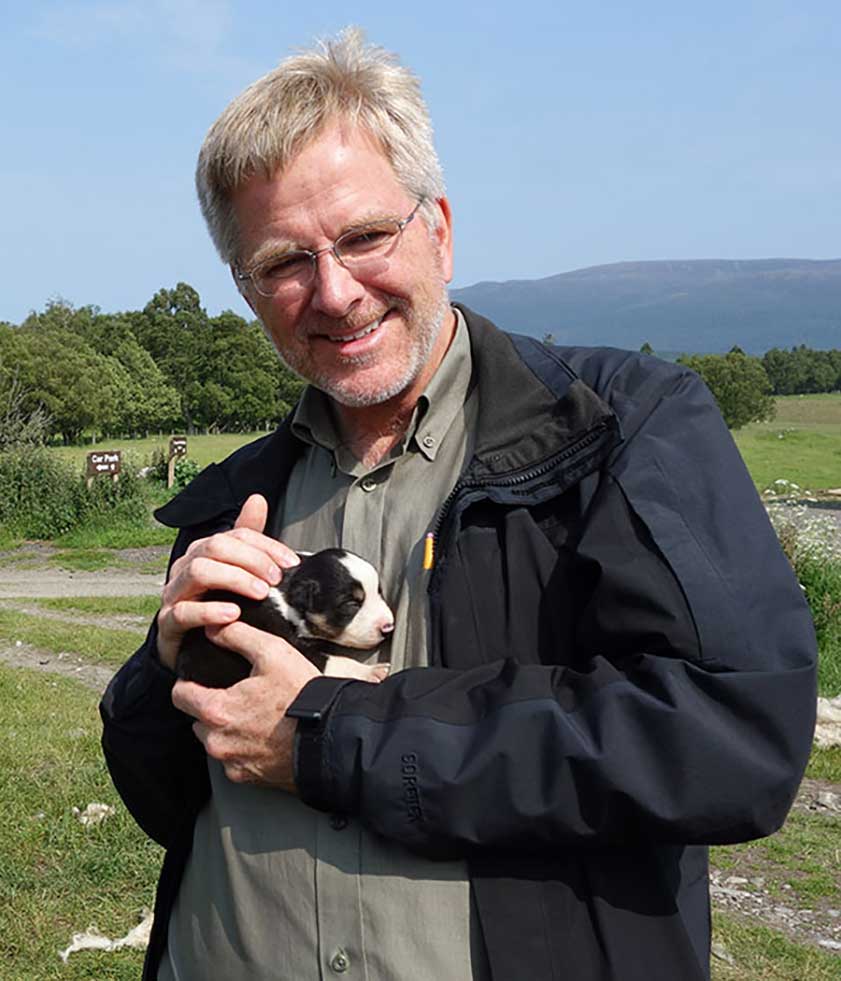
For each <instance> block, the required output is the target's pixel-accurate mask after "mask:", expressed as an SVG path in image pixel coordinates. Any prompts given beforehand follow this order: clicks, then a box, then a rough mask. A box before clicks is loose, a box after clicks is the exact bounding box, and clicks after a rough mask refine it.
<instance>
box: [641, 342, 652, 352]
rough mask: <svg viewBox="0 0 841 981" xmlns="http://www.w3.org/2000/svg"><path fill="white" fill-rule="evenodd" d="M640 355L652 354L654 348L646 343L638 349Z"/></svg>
mask: <svg viewBox="0 0 841 981" xmlns="http://www.w3.org/2000/svg"><path fill="white" fill-rule="evenodd" d="M640 354H654V348H653V347H652V346H651V345H650V344H649V343H648V341H646V342H645V343H644V344H643V346H642V347H641V348H640Z"/></svg>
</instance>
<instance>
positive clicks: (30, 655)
mask: <svg viewBox="0 0 841 981" xmlns="http://www.w3.org/2000/svg"><path fill="white" fill-rule="evenodd" d="M0 664H7V665H8V666H9V667H12V668H30V669H32V670H35V671H46V672H48V673H49V674H58V675H61V676H62V677H65V678H75V679H76V680H77V681H81V682H82V684H83V685H87V687H88V688H93V689H94V690H95V691H98V692H103V691H105V688H106V686H107V684H108V682H109V681H110V680H111V678H112V677H113V675H114V668H110V667H106V666H104V665H101V664H88V663H87V662H86V661H85V660H84V659H83V658H81V657H79V656H78V654H68V653H61V654H53V653H51V652H49V651H41V650H38V648H37V647H32V646H31V645H30V644H21V643H20V642H18V643H17V644H8V643H0Z"/></svg>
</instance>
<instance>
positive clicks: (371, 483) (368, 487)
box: [362, 477, 377, 491]
mask: <svg viewBox="0 0 841 981" xmlns="http://www.w3.org/2000/svg"><path fill="white" fill-rule="evenodd" d="M376 486H377V482H376V480H374V478H373V477H366V478H365V479H364V480H363V481H362V490H364V491H372V490H373V489H374V488H375V487H376Z"/></svg>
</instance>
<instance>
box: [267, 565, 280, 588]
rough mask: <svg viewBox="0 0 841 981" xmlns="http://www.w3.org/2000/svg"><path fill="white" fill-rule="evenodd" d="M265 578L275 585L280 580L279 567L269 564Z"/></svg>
mask: <svg viewBox="0 0 841 981" xmlns="http://www.w3.org/2000/svg"><path fill="white" fill-rule="evenodd" d="M267 578H268V580H269V582H270V583H271V584H272V585H273V586H276V585H277V584H278V583H279V582H280V569H279V568H278V567H277V566H276V565H270V566H269V574H268V576H267Z"/></svg>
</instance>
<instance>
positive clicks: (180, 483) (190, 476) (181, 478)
mask: <svg viewBox="0 0 841 981" xmlns="http://www.w3.org/2000/svg"><path fill="white" fill-rule="evenodd" d="M200 473H201V467H200V466H199V465H198V463H196V461H195V460H191V459H189V458H188V457H186V456H185V457H180V458H179V459H178V460H176V461H175V474H174V476H175V481H174V483H173V486H174V487H175V489H176V490H177V491H182V490H184V488H185V487H186V486H187V484H189V483H190V481H191V480H195V478H196V477H198V475H199V474H200Z"/></svg>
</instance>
